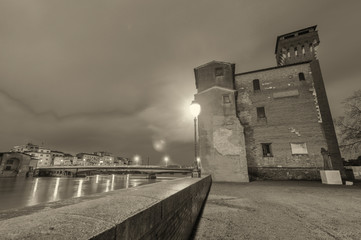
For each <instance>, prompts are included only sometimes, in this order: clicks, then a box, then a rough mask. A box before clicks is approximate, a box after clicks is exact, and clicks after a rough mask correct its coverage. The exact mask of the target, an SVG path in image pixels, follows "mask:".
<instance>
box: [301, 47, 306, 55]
mask: <svg viewBox="0 0 361 240" xmlns="http://www.w3.org/2000/svg"><path fill="white" fill-rule="evenodd" d="M305 53H306V51H305V46H302V54H305Z"/></svg>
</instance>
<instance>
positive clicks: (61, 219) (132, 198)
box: [0, 176, 211, 239]
mask: <svg viewBox="0 0 361 240" xmlns="http://www.w3.org/2000/svg"><path fill="white" fill-rule="evenodd" d="M195 185H197V187H201V188H202V189H203V188H205V187H208V189H206V190H207V193H208V191H209V188H210V185H211V177H210V176H204V177H202V178H179V179H175V180H169V181H164V182H159V183H153V184H149V185H142V186H138V187H133V188H129V189H119V190H115V191H112V192H108V193H103V194H93V195H89V196H84V197H80V198H74V199H68V200H63V201H58V202H53V203H48V204H40V205H36V206H32V207H26V208H23V209H15V210H14V209H12V210H8V211H5V212H4V211H3V212H0V232H1V239H90V238H97V239H108V237H104V238H102V237H101V238H98V236H100V235H104V233H107V232H109V231H113V232H115V231H116V230H115V228H117V226H118V225H119V224H122V223H123V222H125V221H126V220H127V219H129V218H132V217H133V216H135V215H137V214H141V213H142V212H144V211H145V210H147V209H149V208H152V207H154V206H160V207H162V206H163V205H160V204H159V203H162V202H163V201H164V200H167V199H168V201H169V198H171V197H172V196H174V195H177V194H179V193H180V192H184V194H183V195H186V197H188V198H190V197H191V198H196V197H195V196H189V195H197V194H198V193H196V192H194V190H195V189H194V186H195ZM190 190H192V191H190ZM203 190H204V189H203ZM197 198H199V196H197ZM172 199H173V200H172V201H174V198H172ZM204 200H205V199H204ZM204 200H203V201H204ZM182 201H185V200H184V199H183V200H182ZM167 204H168V203H167ZM160 210H161V212H157V213H160V214H155V215H166V214H169V212H167V211H171V210H172V209H171V208H170V209H167V208H164V209H163V208H161V209H160ZM148 220H149V219H146V220H145V221H148ZM113 238H115V237H114V236H113V237H111V239H113ZM109 239H110V238H109Z"/></svg>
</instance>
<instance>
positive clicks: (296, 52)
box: [295, 47, 298, 56]
mask: <svg viewBox="0 0 361 240" xmlns="http://www.w3.org/2000/svg"><path fill="white" fill-rule="evenodd" d="M297 55H298V51H297V47H295V56H297Z"/></svg>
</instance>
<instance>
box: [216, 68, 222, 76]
mask: <svg viewBox="0 0 361 240" xmlns="http://www.w3.org/2000/svg"><path fill="white" fill-rule="evenodd" d="M214 74H215V75H216V77H218V76H223V68H222V67H218V68H216V69H215V70H214Z"/></svg>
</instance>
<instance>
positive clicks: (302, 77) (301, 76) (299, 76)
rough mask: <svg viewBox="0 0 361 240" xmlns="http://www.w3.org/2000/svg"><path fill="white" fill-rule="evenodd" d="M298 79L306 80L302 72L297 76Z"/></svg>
mask: <svg viewBox="0 0 361 240" xmlns="http://www.w3.org/2000/svg"><path fill="white" fill-rule="evenodd" d="M298 79H299V80H300V81H305V80H306V79H305V74H303V72H300V73H299V74H298Z"/></svg>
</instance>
